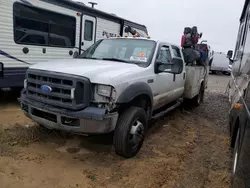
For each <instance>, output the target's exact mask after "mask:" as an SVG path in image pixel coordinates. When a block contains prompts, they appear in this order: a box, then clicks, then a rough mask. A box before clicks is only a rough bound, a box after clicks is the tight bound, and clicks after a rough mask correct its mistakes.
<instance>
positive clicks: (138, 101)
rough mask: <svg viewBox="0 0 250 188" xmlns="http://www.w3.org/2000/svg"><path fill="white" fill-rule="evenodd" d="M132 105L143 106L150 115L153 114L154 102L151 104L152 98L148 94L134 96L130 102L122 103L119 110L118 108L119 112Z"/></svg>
mask: <svg viewBox="0 0 250 188" xmlns="http://www.w3.org/2000/svg"><path fill="white" fill-rule="evenodd" d="M131 106H136V107H139V108H142V109H144V110H145V112H146V113H147V115H148V116H151V110H152V104H151V99H150V97H149V96H148V95H145V94H142V95H139V96H137V97H135V98H133V99H132V100H131V101H130V102H128V103H123V104H120V106H119V110H118V112H119V114H120V113H122V112H123V111H124V110H125V109H127V108H128V107H131Z"/></svg>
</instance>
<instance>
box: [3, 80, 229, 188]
mask: <svg viewBox="0 0 250 188" xmlns="http://www.w3.org/2000/svg"><path fill="white" fill-rule="evenodd" d="M228 79H229V77H228V76H220V75H217V76H216V75H210V77H209V88H208V90H207V92H206V94H205V101H204V103H203V104H202V105H201V106H200V107H198V108H196V109H186V110H181V109H177V110H175V111H174V112H171V113H170V114H169V115H167V116H166V117H164V118H161V119H159V120H157V121H154V122H151V124H152V129H151V130H150V134H149V136H148V137H147V139H146V141H145V143H144V145H143V147H142V149H141V152H140V153H139V154H138V155H137V156H136V157H135V158H132V159H123V158H121V157H118V156H116V155H115V154H114V152H113V149H112V145H111V142H112V138H111V137H110V136H98V137H83V136H74V135H68V134H63V133H61V132H56V131H49V130H46V129H43V128H40V127H39V126H37V125H35V124H34V123H32V122H31V121H30V120H29V119H27V118H25V117H24V115H23V113H22V112H21V111H20V109H19V106H18V102H17V101H16V99H15V97H14V96H13V94H12V93H9V94H8V96H7V98H6V99H5V100H4V102H2V103H1V104H0V119H1V120H0V187H1V188H34V187H36V188H40V187H42V188H44V187H46V188H50V187H51V188H52V187H53V188H55V187H56V188H78V187H83V188H85V187H86V188H94V187H100V188H115V187H119V188H120V187H121V188H122V187H128V188H130V187H131V188H132V187H133V188H147V187H152V188H158V187H163V188H172V187H173V188H217V187H218V188H228V187H230V167H231V160H230V159H231V152H230V150H229V138H228V132H227V125H228V102H227V97H226V96H225V95H224V92H225V90H226V85H227V82H228Z"/></svg>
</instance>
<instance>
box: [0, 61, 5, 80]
mask: <svg viewBox="0 0 250 188" xmlns="http://www.w3.org/2000/svg"><path fill="white" fill-rule="evenodd" d="M3 77H4V67H3V63H2V62H0V79H2V78H3Z"/></svg>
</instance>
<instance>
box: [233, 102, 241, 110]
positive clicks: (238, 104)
mask: <svg viewBox="0 0 250 188" xmlns="http://www.w3.org/2000/svg"><path fill="white" fill-rule="evenodd" d="M240 108H243V104H240V103H236V104H234V109H240Z"/></svg>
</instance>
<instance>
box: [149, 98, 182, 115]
mask: <svg viewBox="0 0 250 188" xmlns="http://www.w3.org/2000/svg"><path fill="white" fill-rule="evenodd" d="M182 102H183V100H178V101H176V103H175V104H174V105H172V106H170V107H169V108H167V109H166V110H163V111H161V112H160V113H158V114H156V115H154V116H152V119H158V118H160V117H162V116H164V115H165V114H167V113H169V112H171V111H172V110H174V109H176V108H177V107H179V106H180V105H181V104H182Z"/></svg>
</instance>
